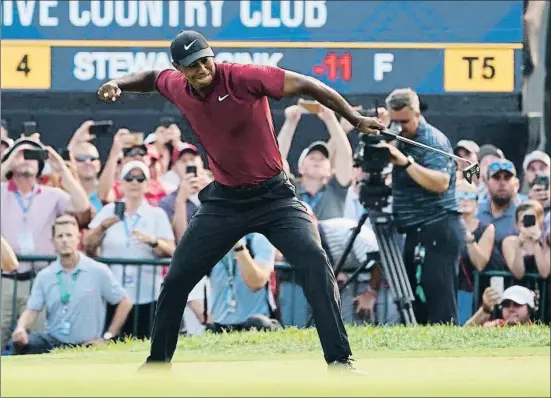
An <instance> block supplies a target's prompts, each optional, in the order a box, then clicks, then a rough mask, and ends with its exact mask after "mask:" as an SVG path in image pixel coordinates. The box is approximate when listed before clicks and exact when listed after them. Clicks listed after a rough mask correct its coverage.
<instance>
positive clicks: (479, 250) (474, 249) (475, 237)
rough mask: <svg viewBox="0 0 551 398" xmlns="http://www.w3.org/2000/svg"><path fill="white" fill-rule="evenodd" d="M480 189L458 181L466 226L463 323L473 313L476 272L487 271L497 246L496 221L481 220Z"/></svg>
mask: <svg viewBox="0 0 551 398" xmlns="http://www.w3.org/2000/svg"><path fill="white" fill-rule="evenodd" d="M477 191H478V189H477V187H476V186H475V185H473V184H469V183H468V182H466V181H465V180H464V179H461V180H459V181H458V182H457V185H456V188H455V194H456V197H457V202H458V204H459V211H460V212H461V214H462V221H463V224H464V226H465V248H464V249H463V252H462V253H461V257H460V259H459V284H458V286H459V289H458V296H457V304H458V305H457V306H458V320H459V324H460V325H464V324H465V322H467V320H468V319H469V318H470V317H471V316H472V315H473V290H474V289H473V280H474V278H473V271H474V270H475V269H476V270H477V271H479V272H481V271H483V270H484V268H485V267H486V265H487V264H488V261H489V260H490V256H491V254H492V249H493V247H494V238H495V228H494V225H493V224H485V223H482V222H480V220H479V219H478V217H477V213H478V192H477Z"/></svg>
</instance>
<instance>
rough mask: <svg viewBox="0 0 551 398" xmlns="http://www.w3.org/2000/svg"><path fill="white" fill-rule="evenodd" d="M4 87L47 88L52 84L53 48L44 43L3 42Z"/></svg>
mask: <svg viewBox="0 0 551 398" xmlns="http://www.w3.org/2000/svg"><path fill="white" fill-rule="evenodd" d="M0 55H1V57H0V59H1V63H2V70H1V75H0V83H1V87H2V88H3V89H10V90H47V89H50V88H51V85H52V48H51V47H50V46H47V45H43V44H31V45H25V46H20V45H10V43H9V41H5V40H3V41H2V43H1V54H0Z"/></svg>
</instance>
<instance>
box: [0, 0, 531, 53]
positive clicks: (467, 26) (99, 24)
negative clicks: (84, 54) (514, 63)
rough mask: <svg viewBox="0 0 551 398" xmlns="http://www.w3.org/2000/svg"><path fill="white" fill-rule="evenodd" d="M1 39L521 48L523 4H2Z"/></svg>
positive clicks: (108, 0) (315, 0)
mask: <svg viewBox="0 0 551 398" xmlns="http://www.w3.org/2000/svg"><path fill="white" fill-rule="evenodd" d="M1 11H2V16H1V20H2V39H3V40H15V39H18V40H83V39H84V38H86V40H118V41H121V44H122V45H124V41H129V40H131V41H134V40H169V39H171V38H172V37H174V36H175V35H176V34H177V33H178V32H179V31H180V30H183V29H194V30H199V31H200V32H202V33H203V34H204V35H205V37H207V38H208V39H209V40H217V41H218V40H220V41H274V40H275V41H291V42H293V41H323V42H325V41H327V42H338V41H343V42H350V41H353V42H414V43H415V42H419V43H421V42H423V43H424V42H430V43H434V42H438V43H519V42H521V41H522V25H521V23H522V13H523V6H522V1H476V2H475V1H468V2H467V1H464V2H463V1H318V0H312V1H300V0H296V1H275V0H272V1H221V0H212V1H174V0H168V1H159V0H157V1H146V0H139V1H138V0H133V1H112V0H104V1H96V0H94V1H78V0H71V1H16V0H3V1H2V9H1Z"/></svg>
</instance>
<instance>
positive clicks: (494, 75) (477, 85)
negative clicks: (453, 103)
mask: <svg viewBox="0 0 551 398" xmlns="http://www.w3.org/2000/svg"><path fill="white" fill-rule="evenodd" d="M514 88H515V53H514V50H513V49H501V48H499V49H496V48H450V49H446V50H444V90H446V91H462V92H466V91H478V92H512V91H513V90H514Z"/></svg>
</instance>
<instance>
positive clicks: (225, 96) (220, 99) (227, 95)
mask: <svg viewBox="0 0 551 398" xmlns="http://www.w3.org/2000/svg"><path fill="white" fill-rule="evenodd" d="M228 97H229V94H226V95H224V96H223V97H220V96H218V102H222V101H224V100H225V99H226V98H228Z"/></svg>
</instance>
